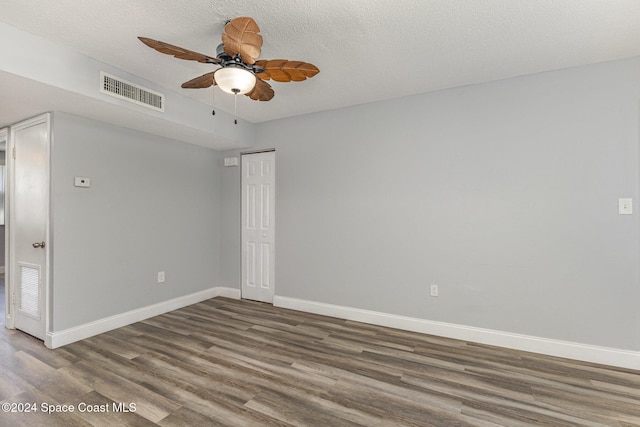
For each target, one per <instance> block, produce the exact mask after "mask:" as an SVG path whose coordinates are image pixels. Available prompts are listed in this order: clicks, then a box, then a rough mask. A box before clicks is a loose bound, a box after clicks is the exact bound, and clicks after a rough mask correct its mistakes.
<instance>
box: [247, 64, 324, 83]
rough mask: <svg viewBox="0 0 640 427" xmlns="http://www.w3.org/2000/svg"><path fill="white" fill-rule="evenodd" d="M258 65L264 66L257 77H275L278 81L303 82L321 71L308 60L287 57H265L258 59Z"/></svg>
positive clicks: (267, 78) (265, 78) (266, 78)
mask: <svg viewBox="0 0 640 427" xmlns="http://www.w3.org/2000/svg"><path fill="white" fill-rule="evenodd" d="M256 65H257V66H258V67H260V68H264V71H263V72H262V73H259V74H256V76H257V77H259V78H261V79H264V80H269V79H273V80H275V81H277V82H291V81H293V82H301V81H303V80H306V79H308V78H309V79H310V78H311V77H313V76H315V75H316V74H318V73H319V72H320V70H319V69H318V67H316V66H315V65H313V64H309V63H308V62H302V61H288V60H286V59H272V60H265V59H263V60H260V61H256Z"/></svg>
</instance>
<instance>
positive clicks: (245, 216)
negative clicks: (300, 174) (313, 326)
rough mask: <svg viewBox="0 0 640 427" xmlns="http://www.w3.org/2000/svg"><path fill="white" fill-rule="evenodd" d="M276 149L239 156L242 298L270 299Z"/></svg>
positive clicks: (273, 255)
mask: <svg viewBox="0 0 640 427" xmlns="http://www.w3.org/2000/svg"><path fill="white" fill-rule="evenodd" d="M275 160H276V153H275V151H269V152H265V153H255V154H245V155H243V156H242V298H246V299H252V300H256V301H262V302H273V295H274V293H275V283H274V278H275V187H276V179H275V175H276V169H275Z"/></svg>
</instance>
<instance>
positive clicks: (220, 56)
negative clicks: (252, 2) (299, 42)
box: [138, 16, 320, 123]
mask: <svg viewBox="0 0 640 427" xmlns="http://www.w3.org/2000/svg"><path fill="white" fill-rule="evenodd" d="M259 32H260V28H259V27H258V24H256V22H255V21H254V20H253V19H252V18H249V17H246V16H243V17H239V18H235V19H232V20H230V21H228V22H227V24H226V25H225V27H224V33H223V34H222V43H221V44H220V45H218V48H217V49H216V56H215V57H213V56H208V55H204V54H202V53H198V52H194V51H192V50H188V49H184V48H182V47H179V46H174V45H171V44H169V43H165V42H161V41H158V40H152V39H149V38H146V37H138V39H140V41H141V42H142V43H144V44H146V45H147V46H149V47H151V48H153V49H155V50H157V51H158V52H162V53H165V54H167V55H173V56H174V57H176V58H179V59H186V60H189V61H198V62H202V63H206V64H215V65H219V66H220V68H219V69H217V70H216V71H213V72H210V73H206V74H203V75H201V76H200V77H196V78H195V79H192V80H189V81H188V82H185V83H183V84H182V87H183V88H185V89H199V88H207V87H210V86H215V85H217V86H218V87H219V88H220V89H222V90H223V91H224V92H227V93H230V94H234V95H246V96H248V97H249V98H251V99H253V100H255V101H269V100H270V99H272V98H273V96H274V91H273V89H272V88H271V85H269V83H267V82H266V80H273V81H276V82H291V81H303V80H306V79H307V78H311V77H313V76H315V75H316V74H318V73H319V72H320V70H319V69H318V67H316V66H315V65H313V64H310V63H308V62H302V61H289V60H286V59H272V60H266V59H260V60H258V57H259V56H260V50H261V48H262V36H261V35H260V34H258V33H259ZM236 98H237V96H236ZM236 123H237V120H236Z"/></svg>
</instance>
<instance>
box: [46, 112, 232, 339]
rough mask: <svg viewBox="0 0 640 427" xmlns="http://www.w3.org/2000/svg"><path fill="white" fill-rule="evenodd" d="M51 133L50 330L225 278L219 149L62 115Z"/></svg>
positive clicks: (170, 297)
mask: <svg viewBox="0 0 640 427" xmlns="http://www.w3.org/2000/svg"><path fill="white" fill-rule="evenodd" d="M53 140H54V141H53V148H52V185H53V189H52V212H53V220H52V227H53V239H54V248H55V249H54V253H53V272H54V273H53V274H54V276H53V293H52V298H53V301H52V303H53V319H52V322H53V327H52V329H53V331H60V330H64V329H66V328H70V327H73V326H76V325H80V324H84V323H87V322H90V321H93V320H98V319H102V318H105V317H108V316H111V315H115V314H119V313H123V312H126V311H129V310H134V309H137V308H140V307H146V306H148V305H151V304H155V303H158V302H162V301H165V300H169V299H172V298H175V297H178V296H182V295H187V294H191V293H194V292H197V291H200V290H204V289H208V288H211V287H214V286H218V285H219V280H220V277H219V275H220V236H219V231H220V211H219V209H220V176H219V175H220V172H219V171H220V169H219V166H218V163H219V162H218V160H219V159H218V157H219V155H218V153H217V152H215V151H213V150H210V149H206V148H202V147H198V146H195V145H189V144H184V143H180V142H176V141H173V140H169V139H165V138H161V137H157V136H153V135H149V134H145V133H141V132H137V131H132V130H128V129H124V128H119V127H115V126H111V125H107V124H104V123H100V122H96V121H92V120H88V119H83V118H79V117H76V116H72V115H68V114H63V113H55V114H54V119H53ZM75 176H86V177H89V178H90V179H91V188H77V187H74V177H75ZM158 271H165V272H166V282H165V283H164V284H158V283H157V272H158Z"/></svg>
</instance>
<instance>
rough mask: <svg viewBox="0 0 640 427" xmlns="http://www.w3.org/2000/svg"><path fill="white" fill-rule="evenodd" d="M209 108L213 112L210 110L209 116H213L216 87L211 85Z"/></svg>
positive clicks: (214, 113)
mask: <svg viewBox="0 0 640 427" xmlns="http://www.w3.org/2000/svg"><path fill="white" fill-rule="evenodd" d="M211 106H212V107H213V110H211V115H212V116H215V115H216V110H215V108H216V86H215V85H213V86H211Z"/></svg>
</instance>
